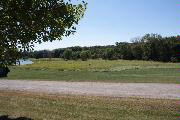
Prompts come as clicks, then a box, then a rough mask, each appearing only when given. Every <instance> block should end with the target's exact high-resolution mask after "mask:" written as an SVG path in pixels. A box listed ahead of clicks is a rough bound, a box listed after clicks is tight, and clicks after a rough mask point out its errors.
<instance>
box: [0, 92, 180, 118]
mask: <svg viewBox="0 0 180 120" xmlns="http://www.w3.org/2000/svg"><path fill="white" fill-rule="evenodd" d="M0 106H1V107H0V116H3V115H9V116H10V117H12V118H18V117H20V116H21V117H27V118H31V119H34V120H42V119H43V120H45V119H46V120H60V119H62V120H67V119H68V120H177V119H178V116H179V110H180V108H179V107H178V101H177V100H160V99H135V98H133V99H132V98H107V97H106V98H104V97H83V96H66V95H59V96H56V95H44V94H33V93H18V92H6V91H4V92H3V91H1V92H0Z"/></svg>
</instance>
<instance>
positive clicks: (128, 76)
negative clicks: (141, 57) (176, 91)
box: [7, 59, 180, 83]
mask: <svg viewBox="0 0 180 120" xmlns="http://www.w3.org/2000/svg"><path fill="white" fill-rule="evenodd" d="M33 62H34V64H32V65H23V66H20V67H19V66H14V67H11V72H10V74H9V75H8V78H7V79H23V80H26V79H28V80H56V81H98V82H128V83H129V82H130V83H179V82H180V69H179V67H180V63H163V62H153V61H129V60H114V61H109V60H88V61H81V60H78V61H64V60H60V59H51V60H49V59H39V60H33Z"/></svg>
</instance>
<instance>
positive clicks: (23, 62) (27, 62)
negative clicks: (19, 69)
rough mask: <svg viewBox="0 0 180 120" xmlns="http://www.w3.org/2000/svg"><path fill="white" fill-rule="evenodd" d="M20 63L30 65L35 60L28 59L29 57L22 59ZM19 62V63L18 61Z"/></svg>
mask: <svg viewBox="0 0 180 120" xmlns="http://www.w3.org/2000/svg"><path fill="white" fill-rule="evenodd" d="M19 61H20V65H29V64H33V62H32V61H31V60H28V59H20V60H19ZM17 64H19V63H18V62H17Z"/></svg>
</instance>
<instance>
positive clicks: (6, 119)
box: [0, 115, 33, 120]
mask: <svg viewBox="0 0 180 120" xmlns="http://www.w3.org/2000/svg"><path fill="white" fill-rule="evenodd" d="M0 120H33V119H31V118H26V117H19V118H9V116H8V115H3V116H0Z"/></svg>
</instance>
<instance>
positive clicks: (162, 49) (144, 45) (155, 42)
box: [22, 34, 180, 62]
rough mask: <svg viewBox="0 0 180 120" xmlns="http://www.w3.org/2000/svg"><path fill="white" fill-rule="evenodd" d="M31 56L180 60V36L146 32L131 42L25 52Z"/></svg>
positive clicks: (85, 58)
mask: <svg viewBox="0 0 180 120" xmlns="http://www.w3.org/2000/svg"><path fill="white" fill-rule="evenodd" d="M22 56H28V57H31V58H36V59H39V58H62V59H65V60H79V59H81V60H83V61H85V60H88V59H105V60H118V59H123V60H152V61H163V62H179V60H180V36H171V37H162V36H161V35H159V34H146V35H144V36H143V37H139V38H134V39H133V40H132V41H131V42H117V43H116V44H115V45H108V46H92V47H80V46H75V47H68V48H59V49H55V50H52V51H49V50H41V51H34V52H29V53H23V54H22Z"/></svg>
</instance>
